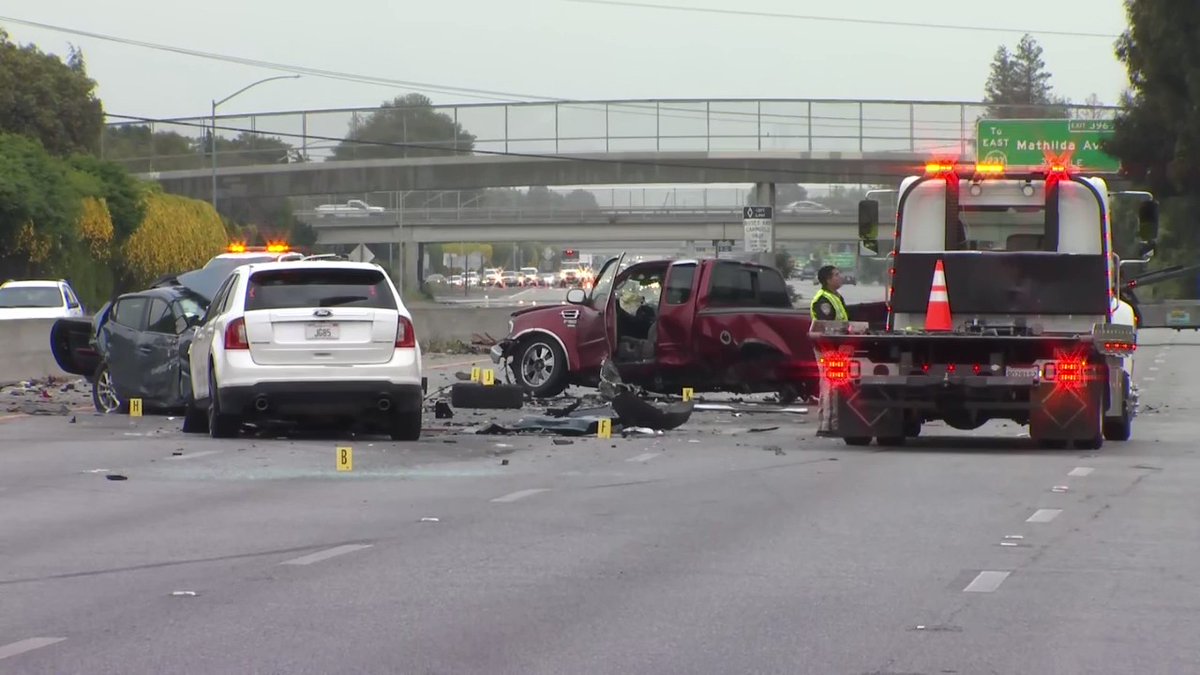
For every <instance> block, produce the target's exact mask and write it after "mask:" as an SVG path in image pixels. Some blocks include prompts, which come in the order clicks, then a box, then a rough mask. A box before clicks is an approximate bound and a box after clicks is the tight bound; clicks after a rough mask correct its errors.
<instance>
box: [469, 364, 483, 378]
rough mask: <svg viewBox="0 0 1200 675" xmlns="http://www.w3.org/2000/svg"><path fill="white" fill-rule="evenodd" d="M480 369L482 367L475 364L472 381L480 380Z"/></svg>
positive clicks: (472, 370)
mask: <svg viewBox="0 0 1200 675" xmlns="http://www.w3.org/2000/svg"><path fill="white" fill-rule="evenodd" d="M480 370H481V369H480V367H479V366H475V367H474V368H472V369H471V381H472V382H478V381H479V375H480Z"/></svg>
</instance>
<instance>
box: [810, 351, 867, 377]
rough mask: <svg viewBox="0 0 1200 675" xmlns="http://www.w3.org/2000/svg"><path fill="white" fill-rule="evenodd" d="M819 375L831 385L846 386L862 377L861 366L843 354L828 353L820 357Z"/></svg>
mask: <svg viewBox="0 0 1200 675" xmlns="http://www.w3.org/2000/svg"><path fill="white" fill-rule="evenodd" d="M819 363H820V364H821V373H822V374H823V375H824V376H825V379H826V380H827V381H829V382H830V383H831V384H835V385H838V384H846V383H848V382H850V380H855V379H858V378H859V377H860V376H861V375H862V365H861V364H860V363H859V362H858V361H857V360H856V359H852V358H850V357H849V356H846V355H845V354H838V353H830V354H826V355H824V356H822V357H821V359H820V361H819Z"/></svg>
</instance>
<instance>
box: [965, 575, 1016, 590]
mask: <svg viewBox="0 0 1200 675" xmlns="http://www.w3.org/2000/svg"><path fill="white" fill-rule="evenodd" d="M1009 574H1012V572H995V571H989V570H984V571H983V572H980V573H979V574H978V575H977V576H976V577H975V579H974V580H972V581H971V583H969V584H967V587H966V588H964V589H963V592H964V593H991V592H992V591H995V590H996V589H997V588H1000V584H1002V583H1004V580H1005V579H1007V578H1008V575H1009Z"/></svg>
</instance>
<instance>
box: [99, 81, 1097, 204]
mask: <svg viewBox="0 0 1200 675" xmlns="http://www.w3.org/2000/svg"><path fill="white" fill-rule="evenodd" d="M1027 108H1028V106H1025V107H1024V109H1022V111H1021V112H1022V116H1025V117H1028V116H1030V115H1029V111H1028V110H1027ZM1080 110H1085V111H1086V112H1087V114H1088V115H1092V116H1095V115H1100V116H1110V115H1111V114H1112V112H1113V111H1114V110H1115V109H1114V108H1080ZM1061 111H1062V109H1061V107H1059V108H1055V109H1054V110H1050V109H1049V108H1048V109H1047V113H1046V116H1057V115H1061ZM992 112H993V113H995V112H996V111H992ZM1075 112H1077V111H1075V110H1068V113H1069V114H1074V113H1075ZM432 113H433V117H437V118H439V119H440V123H437V124H431V123H430V119H431V116H430V109H429V108H422V109H419V110H416V109H411V108H378V107H377V108H344V109H328V110H308V111H289V112H269V113H252V114H246V115H222V116H218V117H216V118H215V126H216V132H217V134H218V135H219V136H225V137H233V136H236V135H238V134H242V133H251V134H255V135H261V136H267V137H274V138H275V139H277V140H279V141H283V142H285V143H287V144H289V145H291V146H293V148H294V152H287V153H285V152H284V151H283V150H274V151H271V150H270V149H267V150H264V149H262V147H261V146H260V147H257V148H255V149H250V150H246V151H244V152H224V151H221V152H218V153H217V158H216V165H217V166H216V169H215V172H214V170H213V168H212V161H211V160H212V157H211V155H208V154H206V153H204V152H193V153H189V154H185V155H161V154H156V153H155V152H154V151H153V148H151V147H148V148H147V149H146V150H145V151H144V153H143V154H141V155H140V156H136V157H121V158H114V159H115V160H116V161H119V162H121V163H123V164H125V165H126V166H127V167H128V168H130V169H131V170H133V171H135V172H137V173H139V174H140V175H141V176H143V177H144V178H147V179H152V180H157V181H159V182H160V183H161V184H162V185H163V187H164V189H166V190H167V191H169V192H173V193H176V194H183V195H187V196H190V197H195V198H200V199H209V198H210V197H212V182H213V177H214V173H215V178H216V183H217V193H218V197H221V196H225V197H294V196H303V195H314V194H329V195H357V194H363V193H367V192H376V191H396V190H446V189H477V188H487V187H520V186H532V185H540V186H561V185H611V184H642V183H759V184H763V183H781V182H782V183H881V182H882V183H892V182H895V179H897V178H898V177H900V176H903V175H908V174H910V173H913V172H914V171H916V170H918V169H919V167H921V166H922V165H923V163H924V162H925V160H927V159H929V158H931V157H936V158H946V159H949V158H956V159H959V160H963V161H970V160H971V159H972V158H973V154H974V145H975V142H974V139H975V123H976V121H977V120H978V119H980V118H982V117H983V116H984V115H986V114H989V108H988V107H987V106H985V105H983V104H980V103H975V102H947V101H894V100H834V99H751V100H748V99H710V100H679V99H672V100H622V101H556V102H523V103H498V104H497V103H484V104H472V105H452V106H435V107H433V108H432ZM999 113H1000V115H1002V114H1003V111H999ZM110 119H118V118H116V117H115V116H110ZM376 120H379V121H380V123H379V124H374V123H372V124H371V126H370V127H367V126H366V125H367V124H368V122H374V121H376ZM131 123H145V121H142V120H136V118H128V119H127V120H126V121H124V122H115V123H112V124H113V125H121V124H131ZM150 126H151V128H152V130H153V131H175V132H178V133H181V134H183V135H185V136H191V137H194V138H197V139H200V138H203V137H204V135H205V134H206V133H207V132H208V130H210V129H211V128H212V126H213V125H212V124H210V119H209V118H208V117H197V118H178V119H173V120H161V121H160V120H155V121H153V122H151V123H150ZM367 128H370V133H369V140H367V139H364V138H359V136H362V135H365V134H367V132H364V131H361V130H363V129H367ZM356 134H357V135H356ZM347 137H353V138H354V139H357V140H347ZM199 146H200V147H203V146H204V144H203V143H200V144H199ZM276 155H278V156H276ZM293 160H299V161H297V162H293ZM255 162H258V163H257V164H256V163H255ZM264 162H270V163H264ZM280 162H287V163H280Z"/></svg>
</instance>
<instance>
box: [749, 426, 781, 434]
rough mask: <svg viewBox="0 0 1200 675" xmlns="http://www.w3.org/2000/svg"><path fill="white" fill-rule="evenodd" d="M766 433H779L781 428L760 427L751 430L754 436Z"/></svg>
mask: <svg viewBox="0 0 1200 675" xmlns="http://www.w3.org/2000/svg"><path fill="white" fill-rule="evenodd" d="M765 431H779V427H758V428H757V429H755V428H751V429H750V433H752V434H761V433H763V432H765Z"/></svg>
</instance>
